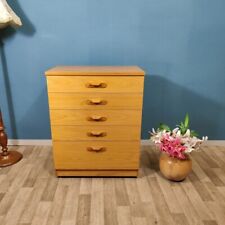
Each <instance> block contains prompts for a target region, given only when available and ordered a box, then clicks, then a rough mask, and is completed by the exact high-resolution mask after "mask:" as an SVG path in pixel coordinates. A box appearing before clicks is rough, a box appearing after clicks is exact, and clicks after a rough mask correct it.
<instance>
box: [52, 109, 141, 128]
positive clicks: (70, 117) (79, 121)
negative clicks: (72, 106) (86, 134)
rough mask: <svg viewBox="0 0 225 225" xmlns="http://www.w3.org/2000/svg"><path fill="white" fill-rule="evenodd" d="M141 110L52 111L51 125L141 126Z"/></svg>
mask: <svg viewBox="0 0 225 225" xmlns="http://www.w3.org/2000/svg"><path fill="white" fill-rule="evenodd" d="M141 113H142V111H141V110H60V109H59V110H54V109H52V110H50V117H51V125H94V126H98V125H103V126H105V125H137V126H140V125H141Z"/></svg>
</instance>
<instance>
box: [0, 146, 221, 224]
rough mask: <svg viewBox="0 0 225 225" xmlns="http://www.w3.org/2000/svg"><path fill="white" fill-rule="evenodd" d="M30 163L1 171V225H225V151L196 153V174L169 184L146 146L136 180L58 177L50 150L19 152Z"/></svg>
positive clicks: (155, 154)
mask: <svg viewBox="0 0 225 225" xmlns="http://www.w3.org/2000/svg"><path fill="white" fill-rule="evenodd" d="M14 149H17V150H18V151H20V152H22V153H23V155H24V158H23V160H22V161H20V162H19V163H17V164H16V165H14V166H12V167H8V168H3V169H0V225H17V224H19V225H30V224H32V225H72V224H73V225H75V224H76V225H86V224H92V225H103V224H105V225H117V224H119V225H151V224H165V225H170V224H182V225H186V224H189V225H195V224H202V225H203V224H204V225H216V224H221V225H224V224H225V148H224V147H217V146H214V147H204V148H203V149H202V151H200V152H197V153H194V154H193V155H192V156H193V157H192V158H193V172H192V173H191V174H190V176H189V177H188V178H187V179H186V180H185V181H184V182H180V183H174V182H170V181H167V180H165V179H164V178H163V177H162V176H161V174H160V172H159V168H158V157H159V154H158V152H157V151H156V150H155V148H154V147H149V146H144V147H143V149H142V155H141V169H140V175H139V177H138V178H137V179H136V178H56V177H55V175H54V169H53V163H52V156H51V148H50V147H18V148H16V147H14Z"/></svg>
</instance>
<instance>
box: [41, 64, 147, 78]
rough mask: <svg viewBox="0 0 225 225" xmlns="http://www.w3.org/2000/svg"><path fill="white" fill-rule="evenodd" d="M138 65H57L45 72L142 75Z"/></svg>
mask: <svg viewBox="0 0 225 225" xmlns="http://www.w3.org/2000/svg"><path fill="white" fill-rule="evenodd" d="M144 74H145V72H144V71H143V70H142V69H141V68H140V67H138V66H57V67H54V68H52V69H49V70H48V71H46V72H45V75H46V76H76V75H79V76H82V75H84V76H96V75H98V76H99V75H103V76H143V75H144Z"/></svg>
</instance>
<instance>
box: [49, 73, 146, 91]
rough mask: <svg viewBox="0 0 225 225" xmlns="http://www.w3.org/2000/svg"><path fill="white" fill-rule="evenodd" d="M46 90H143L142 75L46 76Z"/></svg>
mask: <svg viewBox="0 0 225 225" xmlns="http://www.w3.org/2000/svg"><path fill="white" fill-rule="evenodd" d="M47 82H48V92H114V93H123V92H131V93H132V92H133V93H142V92H143V82H144V77H143V76H47Z"/></svg>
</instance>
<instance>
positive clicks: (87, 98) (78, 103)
mask: <svg viewBox="0 0 225 225" xmlns="http://www.w3.org/2000/svg"><path fill="white" fill-rule="evenodd" d="M48 98H49V108H50V109H142V94H133V93H130V94H126V93H124V94H110V93H108V94H106V93H98V94H96V93H89V94H85V93H82V94H77V93H48Z"/></svg>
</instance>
